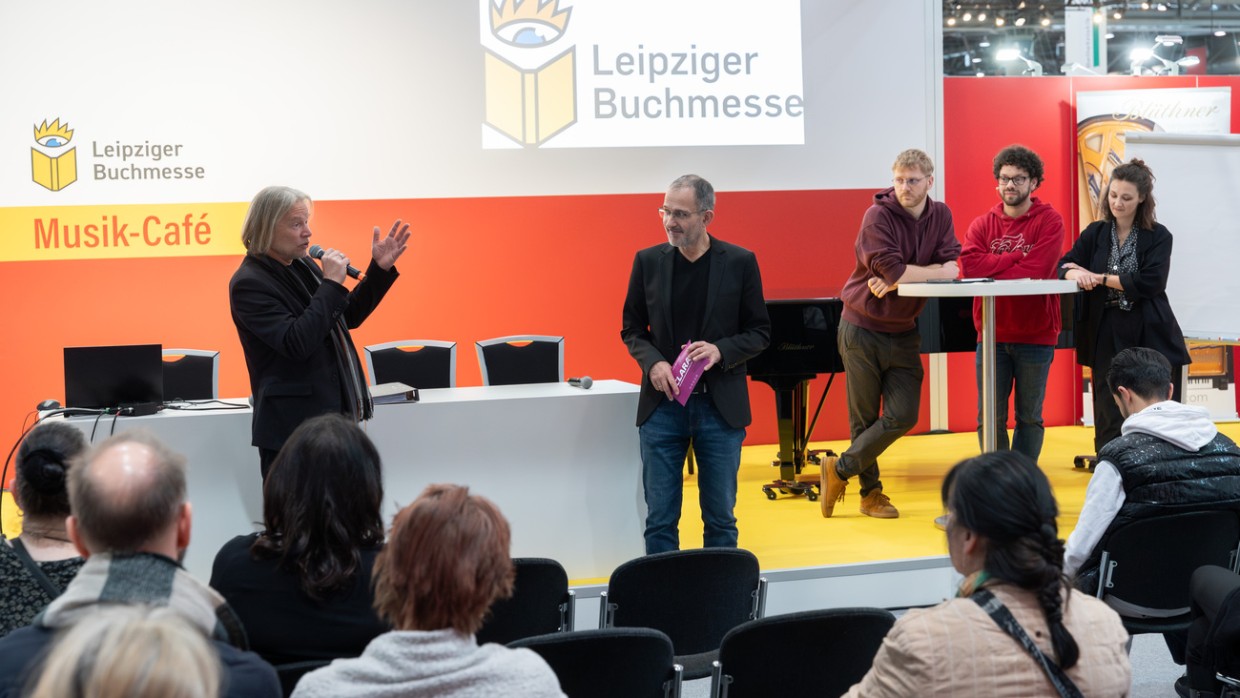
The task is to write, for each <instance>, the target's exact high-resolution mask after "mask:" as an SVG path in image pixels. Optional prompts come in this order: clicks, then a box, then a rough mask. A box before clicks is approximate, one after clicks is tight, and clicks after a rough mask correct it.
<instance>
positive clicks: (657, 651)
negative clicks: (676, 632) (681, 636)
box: [508, 628, 681, 698]
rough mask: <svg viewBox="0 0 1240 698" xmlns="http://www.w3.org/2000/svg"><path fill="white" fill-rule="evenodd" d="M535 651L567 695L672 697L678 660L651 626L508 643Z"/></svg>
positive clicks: (676, 685) (583, 697)
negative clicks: (676, 661)
mask: <svg viewBox="0 0 1240 698" xmlns="http://www.w3.org/2000/svg"><path fill="white" fill-rule="evenodd" d="M508 646H509V647H527V648H529V649H531V650H533V651H535V652H537V653H538V654H539V655H540V656H541V657H542V658H543V659H544V660H546V662H547V664H549V665H550V666H551V669H552V670H553V671H555V675H556V677H558V678H559V679H560V690H562V691H564V694H565V695H567V696H568V698H660V697H662V698H677V697H678V696H680V683H681V674H680V665H678V664H676V663H675V661H674V660H673V657H672V641H671V640H669V639H668V637H667V635H664V634H663V633H661V632H659V631H658V630H653V629H651V628H604V629H601V630H578V631H574V632H569V633H554V634H552V635H538V636H535V637H527V638H523V639H521V640H517V641H515V642H510V643H508Z"/></svg>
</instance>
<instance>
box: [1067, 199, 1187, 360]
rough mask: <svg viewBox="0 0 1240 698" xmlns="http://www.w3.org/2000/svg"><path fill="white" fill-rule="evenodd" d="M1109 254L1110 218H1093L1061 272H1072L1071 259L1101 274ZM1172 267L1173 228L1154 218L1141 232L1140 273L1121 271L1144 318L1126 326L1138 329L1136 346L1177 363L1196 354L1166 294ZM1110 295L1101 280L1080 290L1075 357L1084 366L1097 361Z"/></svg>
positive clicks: (1135, 311) (1073, 246) (1121, 280)
mask: <svg viewBox="0 0 1240 698" xmlns="http://www.w3.org/2000/svg"><path fill="white" fill-rule="evenodd" d="M1110 254H1111V222H1110V221H1096V222H1094V223H1090V224H1089V225H1088V226H1087V227H1086V228H1085V230H1083V231H1081V236H1080V237H1079V238H1077V240H1076V243H1075V244H1074V245H1072V249H1070V250H1068V253H1067V254H1065V255H1064V256H1063V258H1062V259H1060V260H1059V266H1060V267H1061V268H1060V269H1059V278H1061V279H1062V278H1064V275H1065V274H1066V273H1067V270H1065V269H1063V268H1062V266H1063V265H1064V264H1066V263H1068V262H1075V263H1076V264H1079V265H1080V266H1082V267H1084V268H1086V269H1088V270H1090V271H1092V272H1094V273H1096V274H1106V273H1110V272H1109V270H1108V269H1107V258H1108V257H1109V256H1110ZM1170 273H1171V233H1170V232H1169V231H1168V230H1167V229H1166V227H1164V226H1163V225H1162V224H1161V223H1155V224H1154V229H1153V230H1144V229H1142V230H1141V231H1140V232H1139V233H1138V234H1137V273H1136V274H1120V275H1119V280H1120V284H1122V285H1123V287H1124V293H1125V294H1127V295H1128V298H1129V299H1130V300H1132V301H1133V302H1134V304H1135V305H1134V307H1133V309H1132V310H1131V311H1129V312H1131V313H1134V314H1137V313H1139V320H1140V322H1139V323H1135V322H1134V323H1126V326H1130V327H1133V328H1134V331H1135V332H1136V333H1137V334H1138V335H1139V336H1137V337H1134V338H1132V339H1133V341H1134V342H1135V343H1134V344H1133V346H1140V347H1148V348H1150V349H1153V350H1155V351H1157V352H1159V353H1160V354H1162V355H1163V356H1165V357H1167V361H1170V362H1171V363H1172V364H1178V365H1185V364H1188V363H1190V362H1191V361H1192V359H1190V358H1189V356H1188V349H1187V348H1186V347H1185V346H1184V333H1183V332H1182V331H1180V323H1178V322H1176V319H1175V314H1174V313H1172V312H1171V302H1170V301H1169V300H1167V276H1168V274H1170ZM1106 299H1107V294H1106V289H1105V288H1104V287H1102V286H1098V287H1097V288H1095V289H1093V290H1092V291H1080V292H1078V293H1077V294H1076V311H1075V312H1076V315H1075V320H1076V326H1075V330H1074V333H1073V334H1074V335H1075V338H1076V362H1077V363H1078V364H1080V365H1082V366H1092V365H1093V363H1094V358H1095V357H1094V354H1095V351H1094V350H1095V347H1097V346H1098V323H1099V321H1100V320H1101V318H1102V311H1103V304H1104V303H1106Z"/></svg>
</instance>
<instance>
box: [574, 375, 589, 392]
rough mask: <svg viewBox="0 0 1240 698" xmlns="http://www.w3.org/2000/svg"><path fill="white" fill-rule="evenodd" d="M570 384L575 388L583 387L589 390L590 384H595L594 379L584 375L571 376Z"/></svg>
mask: <svg viewBox="0 0 1240 698" xmlns="http://www.w3.org/2000/svg"><path fill="white" fill-rule="evenodd" d="M568 384H569V385H571V386H573V387H574V388H581V389H582V390H589V389H590V386H592V385H594V379H593V378H591V377H589V376H582V377H580V378H569V379H568Z"/></svg>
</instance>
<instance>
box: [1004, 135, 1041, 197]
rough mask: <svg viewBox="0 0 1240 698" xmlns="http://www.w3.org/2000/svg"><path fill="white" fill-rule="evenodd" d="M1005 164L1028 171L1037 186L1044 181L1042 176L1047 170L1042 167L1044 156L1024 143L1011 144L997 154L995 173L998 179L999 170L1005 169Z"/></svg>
mask: <svg viewBox="0 0 1240 698" xmlns="http://www.w3.org/2000/svg"><path fill="white" fill-rule="evenodd" d="M1004 165H1011V166H1012V167H1019V168H1020V169H1022V170H1024V171H1025V172H1028V173H1029V179H1031V180H1033V185H1034V186H1035V187H1036V186H1038V185H1040V184H1041V183H1042V177H1043V176H1044V175H1045V170H1044V168H1043V167H1042V158H1040V157H1038V154H1037V153H1035V152H1033V151H1032V150H1030V149H1028V148H1026V147H1025V146H1023V145H1009V146H1008V147H1006V148H1004V149H1003V150H1000V151H999V154H998V155H996V156H995V161H994V175H995V179H996V180H997V179H999V170H1001V169H1003V166H1004Z"/></svg>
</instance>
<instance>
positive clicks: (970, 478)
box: [942, 451, 1079, 669]
mask: <svg viewBox="0 0 1240 698" xmlns="http://www.w3.org/2000/svg"><path fill="white" fill-rule="evenodd" d="M942 497H943V506H944V507H945V508H946V509H947V513H948V523H947V540H948V550H949V552H950V554H951V558H952V564H953V565H955V566H956V569H957V571H959V572H961V573H962V574H972V573H974V572H978V571H981V570H984V571H985V573H986V574H987V575H988V578H989V579H995V580H999V581H1003V582H1007V583H1009V584H1013V585H1016V586H1018V587H1021V588H1023V589H1027V590H1029V591H1032V592H1035V593H1036V594H1037V597H1038V602H1039V604H1040V605H1041V606H1042V610H1043V611H1044V612H1045V613H1046V619H1047V622H1048V623H1049V625H1050V629H1051V644H1052V646H1053V647H1054V648H1055V655H1056V657H1057V659H1058V663H1059V666H1060V667H1062V668H1064V669H1067V668H1069V667H1071V666H1073V665H1074V664H1076V660H1077V659H1078V656H1079V649H1078V647H1077V644H1076V641H1075V640H1074V639H1073V638H1072V635H1071V634H1070V633H1069V632H1068V630H1067V628H1065V627H1064V625H1063V541H1062V540H1061V539H1060V538H1059V529H1058V527H1057V526H1056V523H1055V517H1056V516H1058V515H1059V506H1058V504H1056V502H1055V495H1054V493H1053V492H1052V491H1051V483H1050V481H1049V480H1047V479H1046V474H1045V473H1043V472H1042V471H1041V470H1039V469H1038V466H1037V465H1036V464H1034V463H1033V461H1031V460H1029V458H1028V457H1026V456H1024V455H1022V454H1020V453H1017V452H1016V451H993V452H991V453H983V454H982V455H980V456H977V457H975V458H968V459H966V460H963V461H961V462H959V463H957V464H956V465H955V466H954V467H952V469H951V470H950V471H948V473H947V477H946V478H944V479H943V489H942Z"/></svg>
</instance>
